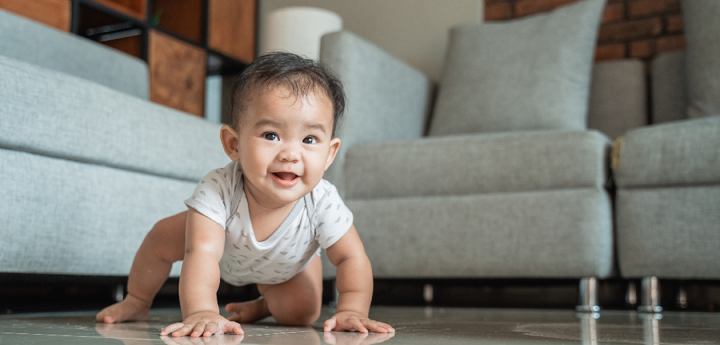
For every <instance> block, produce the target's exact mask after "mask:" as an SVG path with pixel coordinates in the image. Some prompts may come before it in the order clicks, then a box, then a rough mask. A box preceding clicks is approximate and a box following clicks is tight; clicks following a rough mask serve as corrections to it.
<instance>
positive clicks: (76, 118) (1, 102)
mask: <svg viewBox="0 0 720 345" xmlns="http://www.w3.org/2000/svg"><path fill="white" fill-rule="evenodd" d="M0 75H1V76H2V78H1V79H0V122H1V123H2V126H0V148H6V149H12V150H18V151H25V152H31V153H35V154H40V155H45V156H51V157H59V158H64V159H69V160H74V161H78V162H85V163H93V164H98V165H105V166H109V167H114V168H119V169H125V170H131V171H138V172H143V173H148V174H154V175H159V176H164V177H171V178H177V179H184V180H188V181H199V180H200V178H202V177H203V176H204V175H205V174H206V173H207V172H208V171H210V170H212V169H214V168H218V167H222V166H225V165H226V164H227V163H228V162H229V159H228V158H227V156H226V155H225V152H224V150H223V148H222V145H221V143H220V139H219V137H220V125H218V124H214V123H210V122H208V121H204V120H202V119H200V118H198V117H195V116H191V115H189V114H186V113H182V112H179V111H176V110H172V109H170V108H166V107H163V106H160V105H157V104H154V103H151V102H149V101H146V100H142V99H139V98H137V97H133V96H130V95H128V94H126V93H123V92H119V91H117V90H114V89H111V88H108V87H105V86H102V85H99V84H96V83H94V82H91V81H88V80H85V79H80V78H77V77H73V76H70V75H68V74H64V73H60V72H57V71H53V70H49V69H43V68H40V67H37V66H35V65H31V64H27V63H24V62H20V61H17V60H13V59H10V58H6V57H3V56H0Z"/></svg>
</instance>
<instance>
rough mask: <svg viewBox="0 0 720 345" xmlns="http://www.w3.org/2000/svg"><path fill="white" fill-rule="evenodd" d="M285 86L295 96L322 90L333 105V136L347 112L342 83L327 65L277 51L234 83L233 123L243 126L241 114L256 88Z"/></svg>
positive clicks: (254, 64)
mask: <svg viewBox="0 0 720 345" xmlns="http://www.w3.org/2000/svg"><path fill="white" fill-rule="evenodd" d="M276 87H286V88H287V89H288V90H290V92H291V93H292V95H294V96H295V97H296V98H302V97H305V96H307V95H308V94H310V93H311V92H321V93H323V94H324V95H325V96H327V98H328V99H329V100H330V101H331V102H332V104H333V111H334V114H333V115H334V116H333V128H332V136H333V137H335V129H336V128H337V126H338V123H339V122H340V121H341V120H342V116H343V113H344V112H345V93H344V91H343V86H342V83H340V80H338V79H337V78H336V77H335V76H334V75H333V74H332V73H331V72H330V70H329V68H328V67H327V66H325V65H324V64H322V63H319V62H316V61H314V60H311V59H306V58H303V57H301V56H298V55H295V54H292V53H286V52H278V53H271V54H267V55H263V56H260V57H259V58H257V59H256V60H255V61H254V62H253V63H251V64H250V65H249V66H248V67H247V68H245V70H243V72H242V73H240V75H239V76H238V77H237V78H236V79H235V81H234V82H233V86H232V100H231V103H230V104H231V113H232V126H233V128H235V129H238V128H239V127H240V116H241V114H242V112H244V111H245V110H246V109H247V106H248V101H249V100H250V98H251V97H252V93H253V92H254V91H263V90H261V88H264V89H265V90H264V91H267V90H271V89H274V88H276Z"/></svg>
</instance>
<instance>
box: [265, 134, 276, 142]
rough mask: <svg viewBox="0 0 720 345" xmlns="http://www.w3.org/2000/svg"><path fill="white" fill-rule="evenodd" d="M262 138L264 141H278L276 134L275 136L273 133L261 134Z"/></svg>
mask: <svg viewBox="0 0 720 345" xmlns="http://www.w3.org/2000/svg"><path fill="white" fill-rule="evenodd" d="M263 138H265V139H266V140H270V141H277V140H280V138H278V136H277V134H275V133H265V134H263Z"/></svg>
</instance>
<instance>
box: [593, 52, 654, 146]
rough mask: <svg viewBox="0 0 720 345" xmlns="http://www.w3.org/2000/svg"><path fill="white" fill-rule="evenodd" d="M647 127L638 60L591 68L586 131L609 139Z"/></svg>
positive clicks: (613, 62)
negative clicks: (599, 132)
mask: <svg viewBox="0 0 720 345" xmlns="http://www.w3.org/2000/svg"><path fill="white" fill-rule="evenodd" d="M647 124H648V114H647V88H646V86H645V65H643V63H642V61H640V60H637V59H632V60H630V59H628V60H616V61H607V62H600V63H597V64H595V66H594V67H593V74H592V85H591V87H590V107H589V111H588V128H592V129H597V130H599V131H601V132H603V133H605V134H606V135H607V136H609V137H610V138H612V139H616V138H617V137H619V136H621V135H623V134H625V132H627V131H628V130H630V129H633V128H637V127H642V126H645V125H647Z"/></svg>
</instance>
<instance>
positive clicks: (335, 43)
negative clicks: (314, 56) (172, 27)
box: [320, 31, 432, 194]
mask: <svg viewBox="0 0 720 345" xmlns="http://www.w3.org/2000/svg"><path fill="white" fill-rule="evenodd" d="M320 60H321V61H322V62H323V63H325V64H326V65H327V66H329V67H330V68H331V69H332V70H333V72H334V73H335V74H336V76H337V77H338V78H339V79H340V81H342V83H343V86H344V88H345V95H346V99H347V104H346V109H345V120H344V123H343V124H341V125H340V126H339V128H338V131H337V136H338V137H339V138H340V139H341V140H342V144H341V146H340V151H339V152H338V155H337V158H336V159H335V162H334V163H333V165H332V166H331V167H330V169H329V170H328V171H327V172H326V174H325V179H327V180H328V181H330V182H332V183H333V184H335V186H336V187H337V188H338V190H339V191H340V193H341V194H342V193H343V181H342V173H341V171H342V165H343V163H344V161H345V152H347V150H348V149H349V148H350V147H352V146H354V145H359V144H364V143H368V142H376V141H385V140H399V139H414V138H419V137H420V136H422V135H423V134H424V132H425V124H426V118H427V116H428V114H429V111H430V101H431V98H430V96H431V95H430V93H431V91H432V85H431V82H430V81H429V79H428V78H427V77H426V76H425V75H424V74H422V73H421V72H419V71H417V70H416V69H414V68H412V67H410V66H409V65H407V64H405V63H404V62H402V61H400V60H398V59H397V58H395V57H393V56H392V55H390V54H388V53H386V52H385V51H383V50H381V49H380V48H378V47H376V46H374V45H372V44H371V43H369V42H367V41H365V40H364V39H362V38H360V37H358V36H356V35H354V34H352V33H350V32H347V31H340V32H335V33H330V34H327V35H325V36H323V38H322V44H321V53H320Z"/></svg>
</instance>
